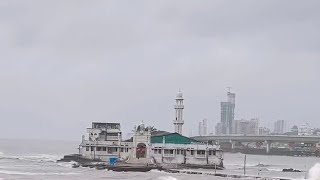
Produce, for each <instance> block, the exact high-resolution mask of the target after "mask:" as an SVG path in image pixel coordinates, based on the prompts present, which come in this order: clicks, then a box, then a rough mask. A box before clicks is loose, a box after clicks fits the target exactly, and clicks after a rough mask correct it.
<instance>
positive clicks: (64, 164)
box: [58, 161, 77, 168]
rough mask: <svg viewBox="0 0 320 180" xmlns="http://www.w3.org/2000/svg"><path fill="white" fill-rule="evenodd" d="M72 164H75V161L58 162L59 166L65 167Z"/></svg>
mask: <svg viewBox="0 0 320 180" xmlns="http://www.w3.org/2000/svg"><path fill="white" fill-rule="evenodd" d="M74 164H77V162H75V161H71V162H61V163H58V165H59V166H62V167H66V168H72V166H73V165H74Z"/></svg>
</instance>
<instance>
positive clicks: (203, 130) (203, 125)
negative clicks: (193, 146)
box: [198, 119, 208, 136]
mask: <svg viewBox="0 0 320 180" xmlns="http://www.w3.org/2000/svg"><path fill="white" fill-rule="evenodd" d="M207 131H208V122H207V119H203V120H202V122H199V126H198V135H199V136H205V135H207Z"/></svg>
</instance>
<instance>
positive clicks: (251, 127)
mask: <svg viewBox="0 0 320 180" xmlns="http://www.w3.org/2000/svg"><path fill="white" fill-rule="evenodd" d="M233 134H248V135H258V134H259V119H258V118H255V119H251V120H244V119H241V120H235V121H234V124H233Z"/></svg>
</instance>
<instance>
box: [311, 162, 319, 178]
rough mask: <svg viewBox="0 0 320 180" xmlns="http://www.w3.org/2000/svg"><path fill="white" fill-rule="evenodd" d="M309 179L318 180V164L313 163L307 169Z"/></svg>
mask: <svg viewBox="0 0 320 180" xmlns="http://www.w3.org/2000/svg"><path fill="white" fill-rule="evenodd" d="M309 179H310V180H320V164H319V163H317V164H315V165H314V166H313V167H312V168H311V169H310V170H309Z"/></svg>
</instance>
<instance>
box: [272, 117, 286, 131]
mask: <svg viewBox="0 0 320 180" xmlns="http://www.w3.org/2000/svg"><path fill="white" fill-rule="evenodd" d="M273 133H274V134H284V133H285V121H284V120H278V121H276V122H275V123H274V130H273Z"/></svg>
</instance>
